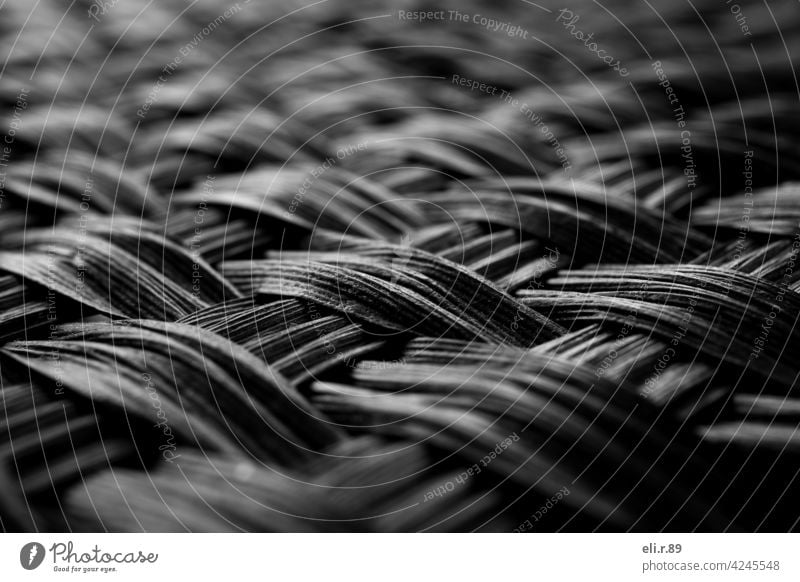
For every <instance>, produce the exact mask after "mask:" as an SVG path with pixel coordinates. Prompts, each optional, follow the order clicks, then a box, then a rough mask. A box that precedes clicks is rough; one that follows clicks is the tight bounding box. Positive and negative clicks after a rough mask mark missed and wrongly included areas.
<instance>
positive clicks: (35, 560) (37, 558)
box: [19, 542, 45, 570]
mask: <svg viewBox="0 0 800 582" xmlns="http://www.w3.org/2000/svg"><path fill="white" fill-rule="evenodd" d="M44 554H45V552H44V546H43V545H42V544H40V543H37V542H30V543H27V544H25V545H24V546H22V549H21V550H20V551H19V563H20V564H22V567H23V568H25V569H26V570H34V569H36V568H38V567H39V566H40V565H41V564H42V562H43V561H44Z"/></svg>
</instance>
